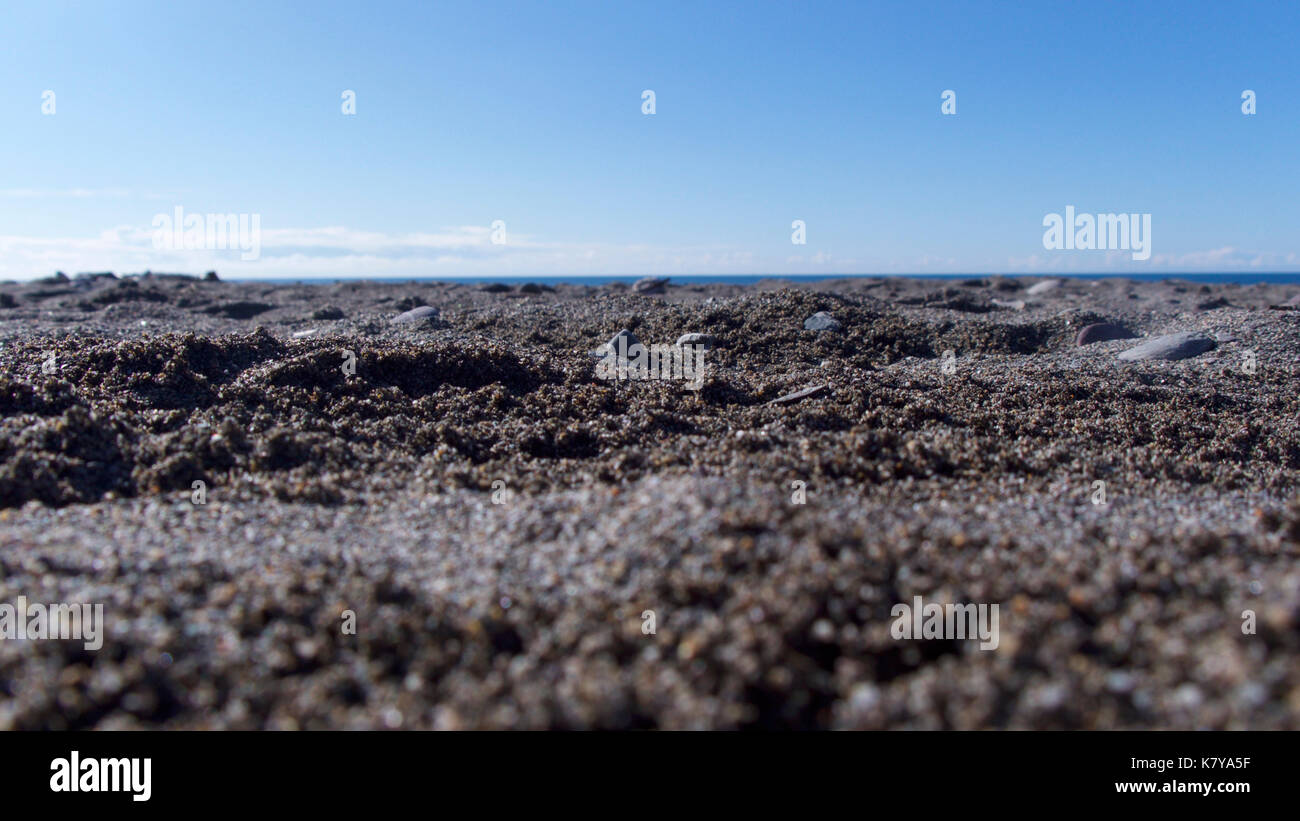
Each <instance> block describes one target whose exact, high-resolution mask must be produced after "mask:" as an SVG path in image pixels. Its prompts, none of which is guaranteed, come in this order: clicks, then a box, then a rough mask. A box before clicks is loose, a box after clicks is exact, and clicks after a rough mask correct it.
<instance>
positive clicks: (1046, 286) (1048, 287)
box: [1025, 279, 1061, 296]
mask: <svg viewBox="0 0 1300 821" xmlns="http://www.w3.org/2000/svg"><path fill="white" fill-rule="evenodd" d="M1060 284H1061V281H1060V280H1059V279H1045V280H1043V281H1042V282H1039V283H1036V284H1034V285H1030V286H1029V289H1028V290H1027V291H1025V293H1027V294H1029V295H1030V296H1041V295H1043V294H1046V293H1048V292H1050V291H1055V290H1056V289H1057V287H1058V286H1060Z"/></svg>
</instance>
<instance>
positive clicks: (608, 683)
mask: <svg viewBox="0 0 1300 821" xmlns="http://www.w3.org/2000/svg"><path fill="white" fill-rule="evenodd" d="M1297 294H1300V286H1297V285H1274V284H1260V285H1223V284H1201V283H1197V282H1190V281H1186V280H1166V281H1163V282H1136V281H1131V280H1126V279H1103V280H1073V279H1065V280H1047V279H1043V278H1028V279H1013V278H1000V277H972V278H969V279H964V280H963V279H956V280H909V279H903V278H891V279H869V278H864V279H844V280H828V281H821V282H815V283H808V282H799V283H794V282H789V281H783V280H778V279H774V280H770V281H764V282H762V283H759V284H757V285H753V286H741V285H733V284H721V283H717V284H686V285H679V284H675V283H671V282H670V283H669V284H667V286H665V287H662V288H653V287H652V288H649V289H647V290H646V291H641V290H637V289H635V288H633V287H631V286H629V285H625V284H613V285H601V286H581V285H558V286H554V287H552V286H542V285H531V286H518V285H509V286H497V287H490V286H488V285H487V284H486V283H485V284H453V283H433V282H428V283H406V282H391V283H386V282H375V281H369V282H360V281H357V282H348V283H341V284H335V285H273V284H266V283H259V282H247V281H245V282H226V281H221V280H216V279H213V280H204V279H202V278H198V277H181V276H167V275H149V276H140V277H130V278H117V277H109V276H103V277H84V276H83V277H78V278H71V279H70V278H51V279H47V280H42V281H37V282H31V283H23V284H18V283H9V284H2V285H0V356H2V357H3V361H4V368H3V369H2V370H0V565H2V566H3V573H2V574H0V576H2V577H3V578H2V580H0V602H13V601H15V600H16V599H17V598H18V597H19V596H24V597H26V598H27V599H28V600H31V601H43V602H99V603H103V605H104V618H105V622H106V631H105V636H104V641H103V646H102V647H101V648H100V649H98V650H95V651H90V650H86V649H85V648H83V646H82V645H81V644H80V643H78V642H70V641H41V642H37V641H3V642H0V693H2V694H3V696H4V698H3V700H0V727H2V728H13V729H33V728H50V729H83V728H139V727H167V728H276V729H281V728H283V729H290V728H320V729H324V728H439V729H455V728H539V729H540V728H638V729H640V728H664V729H680V728H737V729H744V728H792V729H811V728H828V729H829V728H861V729H884V728H890V729H900V728H925V729H941V728H953V729H980V728H1014V729H1024V728H1088V729H1106V728H1170V729H1173V728H1177V729H1196V728H1213V729H1228V728H1233V729H1239V728H1262V729H1283V728H1287V729H1297V728H1300V631H1298V630H1297V627H1300V565H1298V564H1297V558H1298V557H1300V501H1297V493H1296V490H1297V486H1298V484H1297V482H1298V480H1300V390H1298V388H1300V357H1298V352H1300V304H1297V301H1296V297H1297ZM1288 303H1290V304H1288ZM421 306H431V307H432V308H435V309H436V311H433V312H423V313H424V314H425V315H419V314H420V313H421V312H418V311H417V312H416V314H417V315H415V316H413V317H410V320H409V321H394V320H395V318H397V317H398V316H399V315H402V314H403V313H404V312H408V311H412V310H413V309H417V308H420V307H421ZM819 312H825V313H826V314H828V315H829V318H830V319H832V320H833V323H826V326H827V329H825V330H810V329H808V328H806V327H805V323H806V322H808V321H809V319H810V317H813V316H814V315H815V314H817V313H819ZM814 324H815V323H814ZM1094 325H1096V326H1105V325H1118V326H1122V329H1123V330H1127V331H1129V332H1130V334H1131V336H1130V338H1100V340H1099V341H1093V342H1089V343H1088V344H1083V345H1080V344H1078V341H1079V334H1080V332H1081V331H1083V330H1084V329H1085V328H1088V327H1089V326H1094ZM623 329H627V330H629V331H630V332H631V333H632V334H634V335H635V337H637V338H638V339H639V340H641V341H642V342H644V343H645V344H647V345H648V344H663V345H672V344H673V343H674V342H675V341H676V340H678V339H679V337H681V336H682V335H683V334H692V333H697V334H707V335H709V336H710V337H711V338H712V342H711V343H710V347H709V348H708V349H707V351H706V353H705V354H704V362H705V364H706V371H705V374H704V378H703V381H702V384H701V386H700V389H699V390H690V389H688V388H687V387H686V386H684V385H683V384H682V382H681V381H680V380H673V379H642V380H604V379H601V378H598V377H597V375H596V372H595V363H596V362H597V360H596V359H595V358H594V357H593V355H592V351H594V350H597V351H598V350H599V349H600V347H601V346H602V345H603V344H604V343H606V342H608V341H609V340H610V339H611V338H612V337H614V335H615V334H616V333H618V332H619V331H620V330H623ZM1113 333H1122V331H1114V332H1113ZM1180 333H1181V334H1186V336H1185V337H1184V338H1180V339H1179V340H1175V341H1174V342H1171V343H1169V344H1170V345H1171V346H1174V347H1176V346H1177V345H1180V344H1181V345H1183V346H1184V347H1183V348H1181V349H1180V350H1183V351H1184V352H1185V353H1186V352H1187V350H1189V349H1188V348H1187V345H1188V344H1190V345H1192V346H1193V347H1195V348H1197V350H1198V352H1196V353H1195V354H1194V355H1189V356H1187V357H1186V358H1182V359H1177V360H1170V359H1160V358H1155V359H1143V358H1137V359H1122V358H1121V357H1120V354H1121V353H1123V352H1125V351H1129V350H1131V349H1134V348H1136V347H1138V346H1139V345H1142V344H1144V343H1147V342H1149V341H1150V340H1152V339H1155V338H1158V337H1163V336H1166V335H1173V334H1180ZM1110 335H1112V330H1107V329H1105V328H1103V329H1100V330H1098V329H1093V330H1089V331H1088V332H1087V335H1086V336H1085V340H1086V339H1090V338H1093V337H1107V336H1110ZM1170 349H1171V350H1172V349H1173V348H1172V347H1171V348H1170ZM805 390H806V391H807V394H806V395H803V396H795V397H790V398H784V397H789V395H791V394H795V393H797V392H800V391H805ZM774 400H776V401H774ZM196 482H200V483H202V484H201V485H200V486H197V487H201V492H199V495H198V496H197V497H196V492H198V491H197V487H196V485H195V483H196ZM1099 492H1100V495H1099ZM918 596H920V597H923V599H924V600H925V601H933V602H939V603H945V602H966V603H983V604H997V605H999V607H1000V622H999V631H1000V635H999V639H998V643H997V647H996V649H990V650H982V649H980V647H979V645H978V643H977V642H973V641H970V640H962V639H951V638H940V639H922V638H917V639H905V640H899V639H897V638H895V637H894V636H893V635H891V621H892V618H891V613H892V612H893V608H895V607H896V606H897V605H898V604H900V603H909V602H913V601H914V600H915V597H918ZM349 612H350V613H351V618H352V624H353V626H354V628H355V629H354V630H352V631H349V630H347V629H345V625H346V624H347V623H348V618H349V616H348V615H347V614H348V613H349ZM647 612H650V613H652V617H653V628H654V629H653V632H647V624H648V621H647V616H646V613H647ZM1248 614H1249V615H1248Z"/></svg>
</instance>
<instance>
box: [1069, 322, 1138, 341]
mask: <svg viewBox="0 0 1300 821" xmlns="http://www.w3.org/2000/svg"><path fill="white" fill-rule="evenodd" d="M1136 338H1137V334H1135V333H1133V332H1132V331H1130V330H1129V329H1128V328H1126V327H1124V326H1123V325H1120V324H1119V323H1117V322H1094V323H1093V324H1091V325H1085V326H1083V327H1082V328H1080V329H1079V334H1078V335H1077V336H1076V337H1075V338H1074V344H1075V345H1080V346H1082V345H1091V344H1092V343H1094V342H1108V341H1110V340H1112V339H1136Z"/></svg>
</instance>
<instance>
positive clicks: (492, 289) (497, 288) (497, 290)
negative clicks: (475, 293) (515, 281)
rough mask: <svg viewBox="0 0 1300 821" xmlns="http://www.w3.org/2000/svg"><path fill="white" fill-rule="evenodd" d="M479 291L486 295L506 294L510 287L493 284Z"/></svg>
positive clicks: (498, 283) (497, 283)
mask: <svg viewBox="0 0 1300 821" xmlns="http://www.w3.org/2000/svg"><path fill="white" fill-rule="evenodd" d="M479 290H480V291H482V292H483V293H485V294H504V293H505V292H506V291H509V290H510V286H509V285H506V284H504V283H501V282H493V283H491V284H488V285H484V286H483V287H482V288H479Z"/></svg>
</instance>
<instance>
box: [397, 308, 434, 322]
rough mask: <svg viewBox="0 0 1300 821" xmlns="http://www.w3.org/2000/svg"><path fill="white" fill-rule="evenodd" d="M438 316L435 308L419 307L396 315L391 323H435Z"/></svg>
mask: <svg viewBox="0 0 1300 821" xmlns="http://www.w3.org/2000/svg"><path fill="white" fill-rule="evenodd" d="M438 316H439V313H438V309H437V308H434V307H433V306H432V305H421V306H420V307H418V308H412V309H411V310H409V311H407V312H406V313H402V314H398V315H397V316H395V317H393V322H395V323H402V324H404V323H407V322H436V321H437V319H438Z"/></svg>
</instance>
